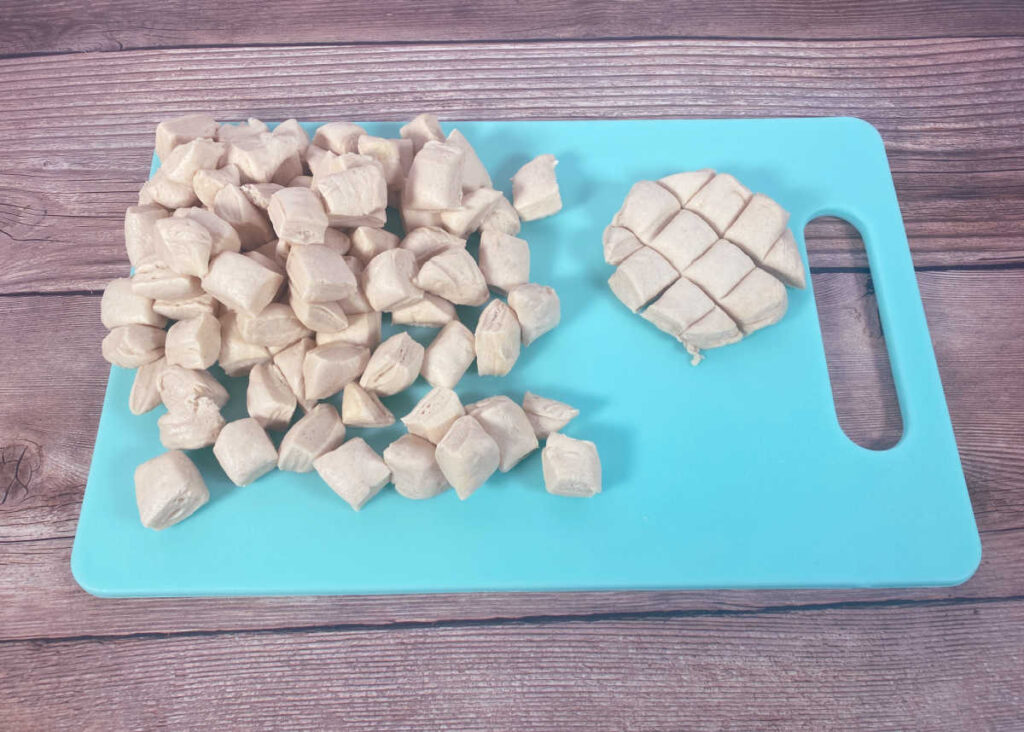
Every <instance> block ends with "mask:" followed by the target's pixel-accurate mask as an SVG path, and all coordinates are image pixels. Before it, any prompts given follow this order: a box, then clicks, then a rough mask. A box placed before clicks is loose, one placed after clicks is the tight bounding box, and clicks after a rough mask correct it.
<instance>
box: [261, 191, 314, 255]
mask: <svg viewBox="0 0 1024 732" xmlns="http://www.w3.org/2000/svg"><path fill="white" fill-rule="evenodd" d="M267 214H268V215H269V216H270V223H271V224H272V225H273V227H274V232H275V233H276V234H277V236H278V238H280V239H284V240H285V241H288V242H291V243H292V244H323V243H324V236H325V235H326V233H327V212H326V211H324V207H323V204H322V203H321V202H320V198H319V197H318V196H317V195H316V194H315V193H313V191H311V190H309V189H308V188H282V189H280V190H279V191H277V192H276V193H274V194H273V195H272V196H271V197H270V205H269V206H268V207H267Z"/></svg>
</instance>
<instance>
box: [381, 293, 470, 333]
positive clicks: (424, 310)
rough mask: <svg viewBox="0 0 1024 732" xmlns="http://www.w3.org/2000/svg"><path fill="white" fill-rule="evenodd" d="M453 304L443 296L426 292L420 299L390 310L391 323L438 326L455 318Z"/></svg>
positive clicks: (426, 326)
mask: <svg viewBox="0 0 1024 732" xmlns="http://www.w3.org/2000/svg"><path fill="white" fill-rule="evenodd" d="M455 317H456V315H455V306H454V305H452V304H451V303H450V302H448V301H447V300H445V299H444V298H443V297H438V296H437V295H431V294H430V293H426V294H424V296H423V299H422V300H418V301H417V302H414V303H412V304H411V305H405V306H404V307H401V308H396V309H395V310H392V311H391V323H392V325H413V326H416V327H420V328H440V327H442V326H444V325H446V324H448V323H450V322H452V321H453V320H455Z"/></svg>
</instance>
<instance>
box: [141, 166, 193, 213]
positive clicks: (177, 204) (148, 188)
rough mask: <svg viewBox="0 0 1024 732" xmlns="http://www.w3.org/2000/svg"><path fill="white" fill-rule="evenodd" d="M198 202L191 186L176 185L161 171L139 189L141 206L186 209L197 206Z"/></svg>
mask: <svg viewBox="0 0 1024 732" xmlns="http://www.w3.org/2000/svg"><path fill="white" fill-rule="evenodd" d="M197 200H198V199H197V198H196V192H195V191H194V190H193V189H192V186H191V185H190V184H185V183H176V182H174V181H173V180H171V179H170V178H168V177H167V176H166V175H164V174H163V172H162V171H159V170H158V171H156V175H154V176H153V177H152V178H150V179H149V180H147V181H146V182H145V183H143V184H142V188H141V189H139V205H140V206H143V205H146V204H149V203H158V204H160V205H161V206H163V207H164V208H184V207H185V206H194V205H196V202H197Z"/></svg>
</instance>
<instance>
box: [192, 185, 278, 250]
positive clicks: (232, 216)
mask: <svg viewBox="0 0 1024 732" xmlns="http://www.w3.org/2000/svg"><path fill="white" fill-rule="evenodd" d="M177 208H182V207H181V206H178V207H177ZM213 212H214V213H215V214H217V215H218V216H220V217H221V218H222V219H224V220H225V221H227V222H228V223H229V224H231V226H233V227H234V229H235V231H237V232H238V238H239V239H240V240H241V242H242V248H243V249H246V250H249V249H255V248H256V247H258V246H261V245H263V244H266V243H267V242H268V241H270V240H271V239H273V238H274V227H272V226H271V225H270V220H269V219H267V217H266V214H264V213H263V212H262V211H260V210H259V209H258V208H256V207H255V206H253V205H252V201H250V200H249V198H248V197H247V196H246V195H245V193H243V192H242V189H241V188H239V187H238V186H236V185H231V184H227V185H225V186H224V187H223V188H221V189H220V190H219V191H217V195H216V197H215V198H214V199H213Z"/></svg>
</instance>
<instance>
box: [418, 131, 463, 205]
mask: <svg viewBox="0 0 1024 732" xmlns="http://www.w3.org/2000/svg"><path fill="white" fill-rule="evenodd" d="M464 157H465V155H464V153H463V152H462V149H461V148H459V147H457V146H456V145H449V144H447V143H443V142H437V141H434V140H430V141H428V142H426V143H424V145H423V147H422V148H420V150H419V152H417V153H416V157H415V158H413V161H412V167H411V168H410V169H409V176H408V177H407V178H406V181H405V189H404V190H405V193H406V194H407V197H406V198H405V204H406V205H407V206H408V207H409V208H413V209H421V210H426V211H447V210H450V209H455V208H458V207H459V206H461V205H462V163H463V159H464Z"/></svg>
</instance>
